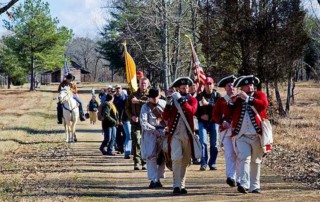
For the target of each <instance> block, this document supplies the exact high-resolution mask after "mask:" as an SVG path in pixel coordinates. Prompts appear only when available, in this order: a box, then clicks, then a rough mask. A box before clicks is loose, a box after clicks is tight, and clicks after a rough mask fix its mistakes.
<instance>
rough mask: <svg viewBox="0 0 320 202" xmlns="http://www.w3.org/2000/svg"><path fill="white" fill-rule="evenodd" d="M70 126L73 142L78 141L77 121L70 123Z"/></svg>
mask: <svg viewBox="0 0 320 202" xmlns="http://www.w3.org/2000/svg"><path fill="white" fill-rule="evenodd" d="M70 128H71V134H72V136H71V141H73V142H77V136H76V122H74V121H72V123H71V125H70Z"/></svg>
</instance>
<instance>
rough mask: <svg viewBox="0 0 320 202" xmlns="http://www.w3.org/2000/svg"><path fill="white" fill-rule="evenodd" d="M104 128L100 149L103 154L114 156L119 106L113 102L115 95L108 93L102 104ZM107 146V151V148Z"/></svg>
mask: <svg viewBox="0 0 320 202" xmlns="http://www.w3.org/2000/svg"><path fill="white" fill-rule="evenodd" d="M102 116H103V120H102V129H103V135H104V139H103V141H102V143H101V145H100V151H101V153H102V154H103V155H110V156H113V155H114V154H113V148H114V142H115V138H116V126H117V125H118V122H119V118H118V112H117V108H116V107H115V105H114V104H113V95H111V94H107V95H106V101H105V103H104V104H103V106H102ZM105 147H107V151H106V150H105Z"/></svg>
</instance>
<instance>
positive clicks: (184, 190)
mask: <svg viewBox="0 0 320 202" xmlns="http://www.w3.org/2000/svg"><path fill="white" fill-rule="evenodd" d="M180 193H181V194H187V193H188V191H187V190H186V189H185V188H182V189H181V190H180Z"/></svg>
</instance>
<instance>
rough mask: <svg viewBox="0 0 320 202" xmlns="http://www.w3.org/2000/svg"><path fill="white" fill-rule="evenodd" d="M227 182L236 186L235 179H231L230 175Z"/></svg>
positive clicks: (231, 185)
mask: <svg viewBox="0 0 320 202" xmlns="http://www.w3.org/2000/svg"><path fill="white" fill-rule="evenodd" d="M227 184H228V185H229V186H230V187H235V186H236V182H235V181H234V179H231V178H230V177H228V178H227Z"/></svg>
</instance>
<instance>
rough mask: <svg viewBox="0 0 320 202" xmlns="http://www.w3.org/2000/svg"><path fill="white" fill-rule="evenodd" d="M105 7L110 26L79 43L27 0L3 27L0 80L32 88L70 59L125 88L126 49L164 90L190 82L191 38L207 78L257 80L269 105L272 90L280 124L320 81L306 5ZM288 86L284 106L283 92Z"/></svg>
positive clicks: (187, 2)
mask: <svg viewBox="0 0 320 202" xmlns="http://www.w3.org/2000/svg"><path fill="white" fill-rule="evenodd" d="M14 2H17V0H15V1H10V2H9V3H14ZM104 2H105V5H106V6H105V12H106V16H107V17H106V18H108V22H107V23H106V25H105V26H104V27H103V29H102V30H97V31H98V32H99V33H100V34H101V38H100V39H97V40H96V39H90V38H88V37H74V35H73V32H72V30H71V29H68V28H67V27H65V26H60V27H59V26H58V23H59V20H58V19H57V18H53V17H51V14H50V6H49V4H48V3H46V2H44V1H42V0H25V1H24V3H23V4H20V5H18V6H17V7H16V8H13V9H12V12H10V14H12V13H13V15H14V17H13V16H12V15H11V17H9V18H8V19H7V20H5V21H4V26H5V27H6V28H7V30H9V31H10V33H11V34H9V35H6V36H4V37H2V40H1V44H0V46H1V47H0V73H5V74H6V75H8V77H9V79H10V80H11V81H12V82H13V83H14V84H19V83H23V82H25V81H24V80H25V78H26V75H31V81H33V79H34V76H35V75H36V74H37V73H39V72H41V71H43V70H50V69H54V68H57V67H60V68H61V67H62V65H61V64H63V56H64V54H67V56H68V58H69V59H71V60H73V61H75V62H76V63H77V64H79V65H80V66H82V67H83V68H84V69H86V70H89V71H90V72H91V73H92V80H94V81H113V80H114V77H117V78H116V80H124V77H123V75H124V74H125V64H124V58H123V57H124V56H123V45H122V43H123V42H125V41H126V44H127V48H128V52H129V53H130V54H131V55H132V57H133V58H134V60H135V62H136V65H137V68H138V70H141V71H143V72H144V73H145V74H146V76H147V77H148V78H149V79H150V80H152V82H153V85H156V86H160V87H162V88H163V89H164V90H166V89H167V88H168V85H169V84H170V83H171V82H172V81H173V80H174V79H175V78H177V77H179V76H190V77H192V74H193V72H192V64H191V49H190V45H189V41H188V37H190V38H191V39H192V41H193V45H194V47H195V49H196V52H197V54H198V57H199V59H200V62H201V64H202V67H203V68H204V71H205V73H206V75H207V76H211V77H213V78H214V79H215V80H218V79H219V78H221V77H223V76H226V75H228V74H235V75H244V74H254V75H256V76H258V77H259V78H260V79H261V81H262V83H263V85H260V86H258V88H260V89H261V88H265V91H266V92H267V94H268V96H269V97H270V96H271V95H272V94H273V93H272V92H271V89H274V94H275V96H276V97H275V98H276V100H277V108H278V110H279V114H280V115H282V116H285V115H287V113H288V112H289V110H290V103H292V101H293V99H294V86H295V82H297V81H298V80H302V79H306V80H308V79H315V80H318V79H319V75H320V67H319V57H320V44H319V43H320V40H319V38H320V37H319V36H320V21H319V19H318V16H317V15H311V14H307V12H306V10H305V8H304V7H303V2H302V1H301V0H287V1H282V0H272V1H270V0H260V1H256V0H140V1H136V0H105V1H104ZM319 4H320V3H319ZM11 6H12V5H11ZM4 12H5V11H4ZM309 13H310V12H309ZM107 67H108V68H109V69H106V68H107ZM109 76H110V77H109ZM8 83H11V82H8ZM283 84H285V85H287V101H286V103H285V105H284V104H283V103H282V100H281V98H280V90H279V89H280V85H283ZM271 87H272V88H271ZM33 89H34V86H33V82H31V83H30V90H33Z"/></svg>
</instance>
